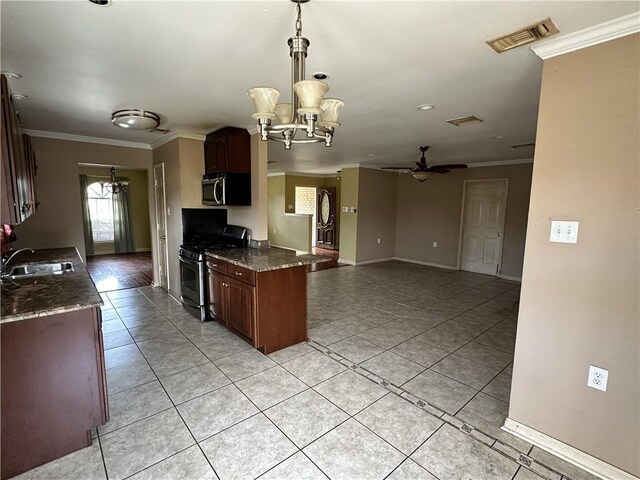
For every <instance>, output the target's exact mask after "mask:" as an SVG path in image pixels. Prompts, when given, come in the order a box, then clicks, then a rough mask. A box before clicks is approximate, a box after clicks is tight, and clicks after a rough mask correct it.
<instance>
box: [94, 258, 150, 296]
mask: <svg viewBox="0 0 640 480" xmlns="http://www.w3.org/2000/svg"><path fill="white" fill-rule="evenodd" d="M87 270H88V271H89V275H91V278H92V279H93V282H94V283H95V284H96V288H97V289H98V291H99V292H110V291H112V290H122V289H123V288H137V287H144V286H147V285H151V283H152V282H153V263H152V261H151V252H140V253H123V254H118V255H95V256H92V257H87Z"/></svg>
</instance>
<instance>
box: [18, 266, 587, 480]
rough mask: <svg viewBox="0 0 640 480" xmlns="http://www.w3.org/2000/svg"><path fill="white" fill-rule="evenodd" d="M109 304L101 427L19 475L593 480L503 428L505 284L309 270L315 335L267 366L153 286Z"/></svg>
mask: <svg viewBox="0 0 640 480" xmlns="http://www.w3.org/2000/svg"><path fill="white" fill-rule="evenodd" d="M104 298H105V306H104V309H103V321H104V340H105V349H106V354H105V355H106V364H107V380H108V390H109V404H110V413H111V419H110V421H109V423H108V424H107V425H105V426H103V427H100V428H99V429H98V431H97V432H96V438H95V440H94V444H93V446H92V447H90V448H86V449H84V450H81V451H79V452H76V453H73V454H71V455H69V456H67V457H64V458H61V459H59V460H56V461H54V462H51V463H49V464H46V465H43V466H42V467H39V468H37V469H35V470H32V471H30V472H27V473H25V474H23V475H21V476H20V477H19V478H22V479H27V478H29V479H31V478H33V479H42V478H47V479H65V480H66V479H81V480H85V479H105V478H110V479H122V478H135V479H216V478H220V479H222V480H227V479H254V478H258V477H260V478H263V479H296V480H297V479H316V478H317V479H321V478H324V479H326V478H327V477H328V478H331V479H349V480H358V479H363V480H364V479H383V478H389V479H396V480H398V479H431V480H433V479H438V480H445V479H447V480H448V479H469V480H501V479H505V480H531V479H534V480H540V479H544V478H546V479H548V480H561V479H569V478H571V479H574V480H581V479H591V478H595V477H593V476H591V475H589V474H587V473H586V472H583V471H581V470H579V469H577V468H575V467H573V466H572V465H569V464H567V463H566V462H563V461H562V460H559V459H557V458H556V457H553V456H551V455H549V454H547V453H546V452H543V451H542V450H539V449H537V448H534V447H532V446H531V445H530V444H528V443H527V442H524V441H522V440H520V439H518V438H515V437H513V436H511V435H509V434H507V433H505V432H503V431H502V430H500V426H501V425H502V423H503V421H504V418H505V417H506V415H507V412H508V402H509V390H510V383H511V362H512V357H513V349H514V344H515V332H516V320H517V302H518V298H519V288H518V285H517V284H515V283H511V282H507V281H504V280H499V279H496V278H495V277H489V276H484V275H476V274H470V273H465V272H452V271H445V270H438V269H435V268H429V267H422V266H416V265H411V264H407V263H401V262H385V263H381V264H375V265H370V266H362V267H342V268H338V269H332V270H323V271H319V272H314V273H310V274H309V327H310V330H309V336H310V339H311V340H310V342H308V343H306V342H305V343H302V344H298V345H295V346H293V347H290V348H288V349H285V350H281V351H279V352H276V353H274V354H272V355H270V356H268V357H265V356H263V355H262V354H260V353H259V352H257V351H256V350H253V349H251V348H250V347H249V345H248V344H246V343H245V342H244V341H242V340H240V339H239V338H238V337H236V336H235V335H233V334H231V333H230V332H228V331H227V330H226V329H225V328H224V327H222V326H220V325H219V324H217V323H213V322H208V323H205V324H202V323H200V322H198V321H197V320H196V319H195V318H194V317H192V316H190V315H188V314H187V313H185V312H184V311H183V310H182V308H181V307H180V305H179V304H177V303H176V302H175V301H174V300H173V299H172V298H171V297H169V296H168V295H167V294H166V293H164V292H163V291H162V290H160V289H153V288H150V287H146V288H141V289H133V290H122V291H117V292H112V293H109V294H107V295H105V296H104ZM563 475H564V476H563Z"/></svg>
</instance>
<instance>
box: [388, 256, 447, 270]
mask: <svg viewBox="0 0 640 480" xmlns="http://www.w3.org/2000/svg"><path fill="white" fill-rule="evenodd" d="M393 260H398V261H400V262H407V263H415V264H416V265H424V266H426V267H436V268H444V269H446V270H458V268H457V267H454V266H453V265H444V264H442V263H433V262H423V261H422V260H414V259H412V258H404V257H393Z"/></svg>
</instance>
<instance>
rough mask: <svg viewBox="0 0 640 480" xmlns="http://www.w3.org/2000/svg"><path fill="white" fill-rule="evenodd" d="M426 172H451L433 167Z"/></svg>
mask: <svg viewBox="0 0 640 480" xmlns="http://www.w3.org/2000/svg"><path fill="white" fill-rule="evenodd" d="M425 171H427V172H432V173H449V170H447V169H446V168H440V167H431V168H429V169H427V170H425Z"/></svg>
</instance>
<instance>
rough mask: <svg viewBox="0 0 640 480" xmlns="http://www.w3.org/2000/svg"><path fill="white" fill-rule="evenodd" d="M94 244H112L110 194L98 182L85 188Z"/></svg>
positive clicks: (111, 205)
mask: <svg viewBox="0 0 640 480" xmlns="http://www.w3.org/2000/svg"><path fill="white" fill-rule="evenodd" d="M87 201H88V202H89V212H90V214H91V228H92V230H93V241H94V242H113V204H112V200H111V192H110V191H108V190H107V189H106V188H102V185H100V183H99V182H94V183H92V184H91V185H89V186H88V187H87Z"/></svg>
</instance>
